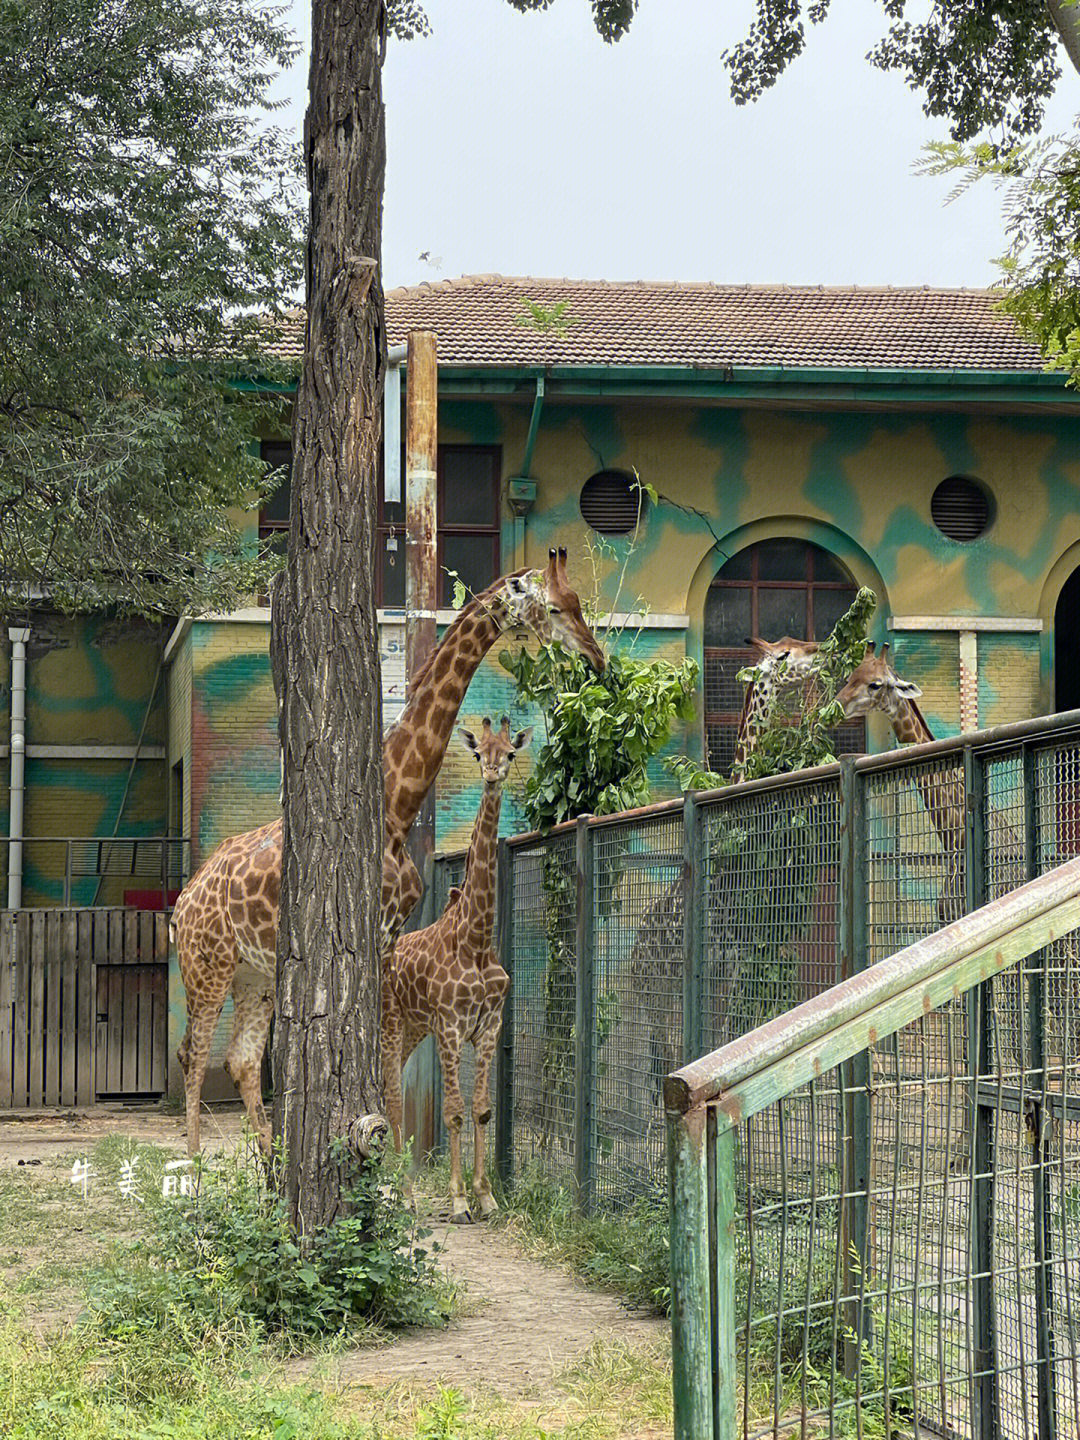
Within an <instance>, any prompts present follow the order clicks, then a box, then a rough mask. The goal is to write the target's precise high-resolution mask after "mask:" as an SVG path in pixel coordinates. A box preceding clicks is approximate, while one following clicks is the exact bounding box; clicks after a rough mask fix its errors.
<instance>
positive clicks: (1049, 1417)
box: [1020, 745, 1057, 1440]
mask: <svg viewBox="0 0 1080 1440" xmlns="http://www.w3.org/2000/svg"><path fill="white" fill-rule="evenodd" d="M1020 756H1021V764H1022V777H1023V779H1022V783H1023V796H1024V879H1025V880H1033V879H1034V878H1035V877H1036V876H1037V875H1038V873H1039V869H1040V865H1039V829H1038V798H1039V797H1038V795H1037V792H1036V788H1035V786H1036V774H1035V754H1034V751H1033V749H1032V747H1031V746H1030V745H1024V746H1023V747H1022V749H1021V751H1020ZM1047 958H1048V957H1047V952H1046V951H1045V950H1040V951H1038V952H1037V953H1036V954H1035V955H1033V956H1031V958H1030V960H1028V962H1027V965H1026V966H1022V967H1021V970H1023V969H1028V970H1029V977H1028V996H1027V1001H1028V1027H1029V1034H1030V1041H1031V1070H1032V1074H1033V1076H1037V1077H1038V1082H1037V1085H1034V1084H1033V1085H1032V1089H1031V1094H1030V1095H1029V1096H1028V1104H1029V1106H1030V1109H1031V1115H1030V1125H1031V1133H1032V1135H1033V1137H1034V1154H1033V1157H1032V1158H1033V1160H1034V1162H1035V1165H1034V1169H1033V1171H1032V1196H1031V1208H1032V1219H1033V1221H1034V1225H1035V1235H1034V1237H1033V1238H1034V1254H1035V1275H1034V1282H1035V1338H1036V1355H1037V1358H1038V1416H1039V1423H1038V1436H1039V1440H1054V1437H1055V1436H1056V1434H1057V1404H1056V1401H1055V1397H1054V1379H1055V1377H1054V1334H1053V1325H1052V1319H1053V1313H1054V1291H1053V1283H1052V1281H1053V1251H1052V1247H1051V1239H1052V1236H1053V1233H1054V1232H1053V1224H1054V1219H1053V1210H1052V1208H1051V1193H1050V1192H1051V1186H1050V1184H1049V1182H1048V1178H1047V1167H1048V1161H1049V1153H1048V1152H1049V1150H1050V1135H1051V1125H1050V1109H1049V1106H1048V1105H1047V1083H1046V1082H1047V1075H1046V979H1045V976H1046V964H1047Z"/></svg>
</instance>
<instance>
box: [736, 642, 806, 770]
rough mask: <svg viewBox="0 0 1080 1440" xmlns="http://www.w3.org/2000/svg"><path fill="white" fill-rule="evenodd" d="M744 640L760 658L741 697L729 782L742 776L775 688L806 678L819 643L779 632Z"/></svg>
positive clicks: (769, 710) (764, 724)
mask: <svg viewBox="0 0 1080 1440" xmlns="http://www.w3.org/2000/svg"><path fill="white" fill-rule="evenodd" d="M746 643H747V645H753V646H754V648H755V649H756V650H757V651H758V652H759V654H760V655H761V659H760V660H759V661H758V662H757V665H756V667H755V671H756V673H755V674H754V678H753V679H752V680H751V681H750V683H749V685H747V687H746V694H745V696H744V697H743V708H742V715H741V716H740V718H739V733H738V735H737V737H736V739H735V754H734V757H733V759H732V763H731V778H732V781H733V782H737V781H739V780H742V779H744V778H745V776H746V765H747V761H748V760H749V758H750V755H751V754H752V752H753V751H754V750H755V748H756V747H757V742H758V737H759V735H760V734H761V733H762V731H763V730H764V729H765V728H766V727H767V726H768V724H769V722H770V721H771V719H772V715H773V710H774V709H775V707H776V701H777V695H778V691H780V690H781V689H783V688H784V687H785V686H788V685H800V684H802V683H803V681H805V680H809V679H810V677H811V676H812V675H813V674H814V673H815V671H816V670H817V668H818V666H819V664H820V657H819V655H818V651H819V650H820V649H821V647H820V645H818V643H817V641H815V640H795V639H793V638H792V637H791V636H790V635H782V636H781V637H780V639H779V640H761V639H759V638H758V637H757V636H756V635H754V636H747V640H746Z"/></svg>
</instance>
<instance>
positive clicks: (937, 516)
mask: <svg viewBox="0 0 1080 1440" xmlns="http://www.w3.org/2000/svg"><path fill="white" fill-rule="evenodd" d="M930 515H931V518H932V519H933V521H934V524H935V525H936V526H937V528H938V529H939V530H940V531H941V533H942V534H943V535H947V536H948V537H949V539H950V540H976V539H978V537H979V536H980V535H982V534H983V533H984V532H985V531H986V530H988V529H989V528H990V523H991V521H992V520H993V518H994V502H993V501H992V499H991V498H990V494H989V492H988V491H987V490H985V489H984V488H983V486H982V485H980V484H979V482H978V481H977V480H969V479H968V478H967V476H966V475H950V476H949V478H948V479H947V480H943V481H942V482H941V484H940V485H939V486H938V487H937V489H936V490H935V491H934V493H933V495H932V496H931V497H930Z"/></svg>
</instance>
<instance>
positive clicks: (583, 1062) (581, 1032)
mask: <svg viewBox="0 0 1080 1440" xmlns="http://www.w3.org/2000/svg"><path fill="white" fill-rule="evenodd" d="M576 840H577V846H576V861H577V863H576V870H577V898H576V911H577V934H576V941H577V943H576V946H575V949H576V956H575V959H576V971H577V973H576V977H575V978H576V984H575V989H574V999H575V1007H574V1180H575V1183H576V1188H577V1203H578V1207H579V1209H580V1210H581V1212H582V1213H583V1214H586V1215H587V1214H588V1213H589V1212H590V1210H591V1209H592V1199H593V1194H592V1191H593V1175H592V1162H593V1153H592V1152H593V1144H592V1139H593V1137H592V1111H593V1032H594V1031H595V1029H596V1015H595V1008H596V1007H595V1004H594V989H595V986H594V978H593V938H594V937H593V914H594V906H593V844H592V831H591V830H590V829H589V816H588V815H580V816H578V821H577V834H576Z"/></svg>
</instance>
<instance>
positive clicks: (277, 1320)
mask: <svg viewBox="0 0 1080 1440" xmlns="http://www.w3.org/2000/svg"><path fill="white" fill-rule="evenodd" d="M337 1158H338V1161H339V1163H341V1164H345V1165H348V1166H350V1167H351V1171H352V1173H351V1175H350V1184H349V1188H348V1189H347V1190H346V1192H345V1193H346V1198H347V1209H346V1211H345V1212H344V1213H343V1214H342V1215H340V1216H339V1217H338V1218H337V1219H336V1220H335V1221H333V1223H332V1224H331V1225H329V1226H328V1227H327V1228H326V1229H325V1230H324V1231H322V1232H321V1233H319V1234H316V1235H312V1236H308V1237H305V1238H304V1239H303V1240H300V1239H298V1238H297V1236H296V1235H295V1234H294V1232H293V1230H292V1228H291V1226H290V1224H289V1220H288V1216H287V1212H286V1207H285V1204H284V1201H283V1200H282V1198H281V1197H280V1196H279V1195H278V1194H277V1193H276V1192H275V1191H274V1190H273V1189H271V1188H270V1187H269V1186H268V1184H267V1182H266V1178H265V1175H264V1172H263V1167H262V1164H261V1162H260V1160H259V1158H258V1157H257V1156H256V1155H255V1154H254V1153H253V1152H251V1151H248V1152H240V1153H238V1154H228V1155H222V1156H219V1157H216V1158H215V1159H214V1160H213V1161H212V1162H208V1163H204V1164H203V1165H202V1167H201V1169H200V1170H199V1172H198V1184H197V1188H196V1192H195V1193H194V1194H193V1195H183V1196H178V1197H172V1198H169V1199H164V1198H162V1196H161V1195H160V1194H156V1193H149V1194H147V1195H146V1196H145V1197H144V1211H145V1215H144V1224H143V1226H142V1230H143V1233H142V1234H141V1235H140V1237H139V1239H138V1241H137V1242H136V1243H135V1244H134V1245H131V1246H129V1247H128V1248H127V1249H126V1250H125V1251H123V1252H121V1253H120V1254H119V1255H118V1256H117V1257H116V1258H115V1259H114V1260H113V1262H112V1263H111V1264H110V1265H109V1266H108V1267H107V1268H106V1269H104V1270H103V1271H102V1272H100V1273H99V1275H98V1276H97V1277H96V1279H95V1280H94V1282H93V1284H92V1287H91V1292H90V1311H91V1314H92V1315H93V1316H94V1317H95V1318H96V1320H97V1322H98V1324H99V1325H100V1326H101V1328H102V1331H103V1333H104V1334H105V1335H106V1336H111V1337H113V1338H118V1339H121V1338H124V1337H125V1336H131V1335H132V1334H133V1333H134V1332H137V1331H145V1330H147V1329H154V1330H158V1331H160V1332H161V1333H162V1335H168V1337H169V1343H170V1345H174V1346H175V1345H181V1346H183V1345H185V1344H187V1343H189V1342H190V1343H193V1344H199V1343H202V1341H203V1338H204V1337H210V1336H214V1335H217V1336H225V1337H228V1336H230V1335H233V1336H236V1337H239V1336H241V1335H243V1336H245V1337H247V1338H252V1337H254V1336H258V1335H268V1334H271V1335H272V1334H279V1335H281V1336H283V1337H286V1338H288V1339H289V1340H290V1341H292V1342H293V1343H296V1342H297V1341H299V1342H304V1341H309V1340H312V1339H314V1338H315V1337H318V1336H321V1335H328V1334H333V1333H337V1332H340V1331H343V1330H348V1329H351V1328H354V1327H355V1326H356V1325H357V1324H358V1323H360V1322H364V1321H367V1322H375V1323H380V1324H388V1325H414V1324H438V1323H442V1322H443V1321H445V1319H446V1318H447V1314H448V1307H449V1298H450V1297H449V1290H448V1287H447V1285H446V1283H445V1282H443V1281H441V1280H440V1278H439V1275H438V1272H437V1270H436V1268H435V1263H434V1255H433V1252H432V1250H431V1249H429V1248H426V1247H425V1246H424V1244H423V1243H422V1242H423V1241H424V1240H425V1239H426V1238H427V1232H426V1231H422V1230H419V1229H417V1227H416V1224H415V1220H414V1218H413V1216H412V1215H411V1214H410V1213H409V1212H408V1211H407V1210H406V1208H405V1206H404V1203H403V1201H402V1197H401V1193H400V1187H399V1183H398V1177H397V1175H396V1174H392V1173H387V1172H384V1171H380V1170H378V1169H376V1168H372V1167H360V1166H357V1165H355V1164H354V1162H353V1161H351V1159H349V1158H348V1157H347V1156H346V1155H344V1153H342V1154H341V1155H339V1156H338V1157H337Z"/></svg>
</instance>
